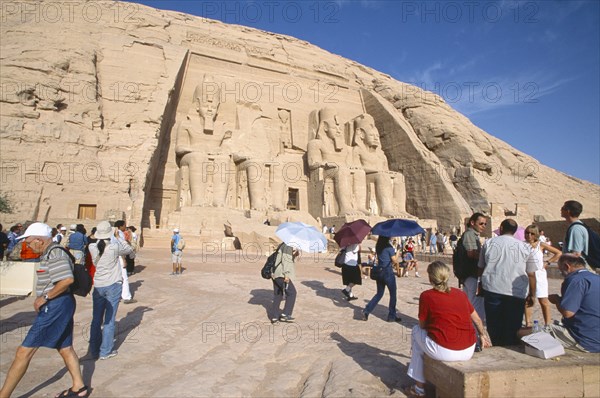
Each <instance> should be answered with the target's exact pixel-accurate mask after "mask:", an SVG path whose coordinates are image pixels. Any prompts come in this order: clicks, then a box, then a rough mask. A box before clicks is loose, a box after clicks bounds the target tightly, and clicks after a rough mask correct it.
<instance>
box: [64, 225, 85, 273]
mask: <svg viewBox="0 0 600 398" xmlns="http://www.w3.org/2000/svg"><path fill="white" fill-rule="evenodd" d="M85 232H86V231H85V227H84V226H83V224H77V225H76V226H75V232H73V233H72V234H71V236H70V237H69V243H68V249H69V251H70V252H71V254H72V255H73V257H75V263H76V264H83V263H84V262H85V248H86V247H87V236H85Z"/></svg>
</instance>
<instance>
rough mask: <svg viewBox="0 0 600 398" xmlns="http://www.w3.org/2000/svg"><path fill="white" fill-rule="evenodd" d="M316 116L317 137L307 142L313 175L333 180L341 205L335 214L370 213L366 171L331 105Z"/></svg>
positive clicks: (336, 197) (339, 204)
mask: <svg viewBox="0 0 600 398" xmlns="http://www.w3.org/2000/svg"><path fill="white" fill-rule="evenodd" d="M317 119H318V120H317V121H316V122H317V125H318V128H317V130H316V136H315V138H314V139H311V140H310V141H309V142H308V154H307V156H308V166H309V169H310V170H311V172H312V173H311V174H312V176H311V178H313V179H314V178H322V181H323V182H325V181H326V180H331V181H333V191H334V197H335V199H336V202H337V206H338V211H337V214H333V215H338V216H345V215H350V214H368V211H367V209H366V201H367V198H366V179H365V172H364V170H363V168H362V166H361V165H360V164H359V163H356V162H355V161H354V156H353V151H352V148H351V147H350V145H348V143H347V142H346V139H345V137H344V135H343V132H342V130H341V127H340V124H339V122H338V117H337V113H336V111H335V110H334V109H332V108H329V107H325V108H322V109H321V110H319V112H318V117H317ZM319 170H322V172H323V173H322V175H319V177H317V176H316V175H315V174H314V172H316V171H319ZM353 203H354V206H353ZM331 215H332V214H325V216H331Z"/></svg>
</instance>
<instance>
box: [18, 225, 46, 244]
mask: <svg viewBox="0 0 600 398" xmlns="http://www.w3.org/2000/svg"><path fill="white" fill-rule="evenodd" d="M30 236H43V237H45V238H51V237H52V228H50V226H49V225H46V224H44V223H43V222H34V223H33V224H31V225H30V226H29V227H27V230H26V231H25V233H24V234H23V235H21V236H19V237H18V238H17V239H18V240H21V239H25V238H28V237H30Z"/></svg>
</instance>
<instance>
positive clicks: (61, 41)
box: [0, 1, 600, 228]
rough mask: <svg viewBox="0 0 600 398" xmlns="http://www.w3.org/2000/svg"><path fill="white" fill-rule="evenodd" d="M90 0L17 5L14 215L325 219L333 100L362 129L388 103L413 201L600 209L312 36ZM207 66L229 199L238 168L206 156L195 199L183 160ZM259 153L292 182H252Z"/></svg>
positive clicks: (9, 72)
mask: <svg viewBox="0 0 600 398" xmlns="http://www.w3.org/2000/svg"><path fill="white" fill-rule="evenodd" d="M73 4H74V3H73ZM73 4H71V6H69V5H68V3H65V2H53V1H45V2H35V1H32V2H22V3H11V4H10V7H9V4H3V10H2V12H3V15H2V18H3V23H2V24H1V25H0V35H1V36H2V51H1V53H0V67H1V73H0V83H1V87H2V93H1V98H0V116H1V118H0V140H1V141H0V144H1V146H0V154H1V172H2V192H3V193H5V194H7V195H8V197H9V199H10V200H11V201H12V203H13V204H14V207H15V208H16V212H15V214H13V215H10V216H9V217H7V218H10V220H9V219H6V220H5V224H8V223H9V222H11V221H14V220H20V221H21V220H25V219H30V220H34V219H37V220H47V221H48V222H50V223H53V220H59V219H60V220H62V219H86V218H87V219H97V220H99V219H104V218H109V217H112V218H114V217H121V216H122V215H124V216H125V217H126V218H127V219H128V223H132V224H138V225H139V224H141V225H144V226H147V227H149V226H151V225H155V224H156V225H158V226H163V227H166V226H173V225H179V224H181V223H182V222H184V221H183V219H186V217H188V216H190V217H192V219H187V222H189V223H190V224H193V223H197V221H198V220H199V219H201V218H202V210H201V208H202V206H213V207H215V206H216V207H221V206H222V207H224V209H225V210H226V211H230V213H228V216H229V217H237V216H239V217H248V216H250V217H253V218H260V219H264V217H265V215H266V216H268V215H269V214H274V213H276V212H277V211H282V212H283V211H285V212H287V213H286V214H289V211H299V212H300V213H299V214H302V216H298V218H299V219H300V218H303V219H306V217H308V218H310V217H313V218H317V217H320V218H325V217H327V216H328V214H329V213H327V212H330V213H331V212H335V211H336V206H337V205H335V204H333V205H331V204H330V202H332V201H333V202H336V198H335V197H333V196H331V195H330V194H331V192H333V191H335V189H334V188H335V186H334V187H331V186H329V185H328V184H329V182H328V181H329V180H327V177H323V176H321V177H322V182H323V184H321V185H318V184H314V183H313V184H311V183H310V182H311V181H314V180H313V179H314V178H321V177H314V176H313V175H312V174H311V171H310V170H309V167H308V164H307V155H306V152H307V147H308V142H309V141H310V140H311V139H314V138H315V134H316V129H314V128H313V126H312V124H311V120H312V119H311V115H315V113H316V112H318V111H319V110H321V109H323V108H324V107H333V108H335V111H336V112H337V117H336V119H337V120H338V121H339V123H340V126H341V128H345V129H346V131H347V130H348V126H351V123H350V121H352V120H354V119H355V118H356V117H357V116H359V115H365V114H368V115H370V116H372V118H373V119H374V121H375V127H376V128H377V131H378V133H379V139H380V141H381V148H383V149H384V152H385V156H386V157H387V164H388V167H389V169H384V170H383V171H381V170H380V172H385V173H390V172H391V173H392V174H391V175H393V176H400V175H402V176H403V183H404V190H403V191H402V193H400V194H399V193H398V192H399V191H398V190H397V189H394V190H393V192H394V199H395V200H401V201H404V200H405V204H403V205H402V206H397V207H396V209H401V211H400V210H398V212H399V214H406V213H403V212H404V211H406V212H408V213H410V214H412V215H414V216H417V217H419V218H427V219H436V220H437V221H438V224H439V225H440V226H441V227H442V228H448V227H452V226H458V225H460V223H461V220H462V219H463V218H464V217H466V216H468V215H469V214H471V213H472V212H473V211H475V210H477V211H481V210H483V211H487V212H490V211H491V210H490V209H491V207H492V206H491V205H492V204H497V206H496V207H500V208H504V209H505V211H506V214H511V212H512V213H515V212H517V211H516V209H518V213H520V214H519V216H521V217H528V218H529V219H531V218H533V217H534V216H541V217H543V218H545V219H549V220H550V219H558V218H559V208H560V206H561V205H562V202H563V201H564V200H566V199H575V200H579V201H580V202H582V203H583V205H584V212H585V214H584V215H585V217H598V216H600V209H599V208H598V203H599V202H600V192H599V187H598V186H597V185H594V184H591V183H588V182H585V181H581V180H578V179H576V178H573V177H570V176H567V175H565V174H563V173H561V172H558V171H556V170H553V169H551V168H548V167H546V166H544V165H542V164H540V163H539V162H538V161H536V160H535V159H533V158H532V157H530V156H528V155H526V154H524V153H522V152H519V151H517V150H516V149H514V148H512V147H510V146H509V145H507V144H506V143H504V142H502V141H500V140H498V139H496V138H494V137H492V136H490V135H489V134H487V133H486V132H484V131H482V130H481V129H479V128H477V127H476V126H474V125H473V124H472V123H471V122H470V121H469V120H468V119H467V118H466V117H464V116H463V115H461V114H459V113H458V112H456V111H455V110H453V109H452V108H451V107H450V106H448V105H447V104H446V103H445V102H444V101H443V99H441V98H440V97H439V96H437V95H435V94H432V93H429V92H425V91H423V90H421V89H419V88H416V87H414V86H410V85H407V84H404V83H401V82H398V81H395V80H394V79H392V78H390V77H389V76H387V75H384V74H382V73H379V72H377V71H375V70H372V69H369V68H367V67H365V66H362V65H360V64H357V63H356V62H353V61H350V60H347V59H344V58H342V57H340V56H337V55H334V54H331V53H328V52H326V51H324V50H322V49H320V48H318V47H315V46H313V45H311V44H310V43H307V42H304V41H301V40H298V39H295V38H292V37H288V36H283V35H278V34H273V33H269V32H264V31H259V30H255V29H250V28H246V27H242V26H236V25H227V24H224V23H221V22H217V21H212V20H207V19H203V18H198V17H193V16H189V15H185V14H181V13H176V12H168V11H161V10H156V9H152V8H149V7H144V6H141V5H137V4H129V3H122V2H103V1H93V2H88V3H81V4H79V3H78V4H77V5H76V6H74V5H73ZM205 76H210V79H211V82H213V83H211V84H213V85H212V86H210V88H214V87H217V88H218V89H219V90H220V93H219V95H220V98H221V101H220V102H221V104H220V105H219V107H218V108H215V109H216V110H217V112H218V114H217V117H216V118H214V120H213V121H214V129H213V127H210V128H211V129H213V130H210V131H208V132H207V130H206V127H205V130H204V131H205V133H206V134H211V135H212V134H213V131H214V134H221V135H222V138H221V139H220V140H219V139H218V138H219V137H212V139H215V138H216V139H217V141H219V144H218V145H221V146H223V142H225V140H227V141H230V143H231V144H230V146H232V147H233V148H234V149H231V150H230V152H225V153H224V158H226V159H227V162H228V164H226V165H224V167H223V170H227V173H226V174H231V178H229V177H228V179H227V184H226V185H225V186H224V187H223V188H222V189H223V190H224V191H223V192H222V194H223V197H224V198H225V199H224V202H221V201H219V202H218V203H213V202H214V199H215V198H216V197H217V193H218V192H217V191H219V187H218V180H217V179H216V178H217V177H222V174H221V175H218V176H217V175H216V173H214V171H215V170H214V168H213V169H210V173H209V172H208V171H207V170H203V172H204V175H205V176H206V175H208V174H211V180H210V181H209V182H208V185H207V188H206V190H205V191H202V192H206V195H207V197H210V198H212V200H213V202H211V201H210V200H207V201H204V202H202V201H200V202H198V200H196V202H198V203H192V199H194V198H192V197H191V195H190V190H191V187H190V186H189V181H191V180H190V178H191V177H190V174H189V173H190V170H188V168H187V167H188V166H187V165H188V163H189V157H188V160H187V161H183V163H182V158H183V157H182V155H181V154H182V153H184V154H185V153H188V152H189V150H187V149H183V150H182V149H177V148H178V145H179V148H183V147H182V146H181V145H182V144H181V139H180V134H181V130H182V129H183V127H182V124H184V122H185V121H186V120H188V119H189V117H190V116H189V115H193V116H195V117H197V116H198V115H194V112H195V107H197V106H199V105H198V104H199V103H198V102H195V98H196V97H195V95H196V93H197V92H198V91H197V88H198V87H199V85H202V84H204V85H205V83H203V82H205V80H203V79H205ZM204 88H206V87H204ZM205 91H206V90H205ZM213 94H214V92H213ZM202 117H204V116H202ZM313 118H314V116H313ZM211 126H212V124H211ZM230 138H231V140H229V139H230ZM346 138H347V144H348V145H353V144H351V142H354V140H353V138H352V137H349V136H346ZM178 142H179V144H178ZM267 148H268V149H267ZM186 151H187V152H186ZM203 153H204V152H203ZM204 154H205V155H206V159H205V160H203V161H201V162H200V163H199V164H201V165H205V164H208V163H206V162H212V163H211V164H212V165H213V166H211V167H214V165H215V164H216V163H215V159H218V158H219V156H221V155H223V154H217V155H214V154H213V153H212V152H211V151H210V150H207V151H205V153H204ZM213 155H214V156H213ZM250 155H252V156H250ZM184 156H185V155H184ZM203 156H204V155H203ZM248 159H258V161H259V164H260V168H259V169H260V170H261V172H265V173H267V175H270V176H271V177H272V176H273V175H277V174H278V173H283V171H282V170H284V171H285V173H286V174H285V178H282V179H278V178H277V177H274V178H270V179H268V180H265V181H266V182H264V183H261V185H258V186H256V185H252V178H253V176H252V173H251V171H252V168H251V167H250V166H249V163H248ZM275 160H276V161H277V162H275ZM203 162H204V163H203ZM278 165H279V166H280V165H283V166H282V169H277V167H278ZM290 165H292V166H293V167H291V166H290ZM350 166H352V164H350ZM359 166H360V164H359ZM366 171H367V179H366V181H367V185H369V186H370V187H368V189H367V191H366V194H365V193H364V192H363V193H362V194H360V195H359V197H360V198H361V200H363V199H362V195H366V200H367V207H368V203H369V201H370V202H371V203H373V206H372V207H370V212H371V214H374V215H377V214H378V213H377V207H378V206H377V201H378V200H379V196H378V195H379V191H377V189H378V188H377V187H376V186H375V185H373V184H376V183H373V182H372V181H378V180H377V179H374V178H373V176H372V175H371V177H369V175H370V174H369V173H370V172H369V171H368V170H366ZM291 172H293V175H290V174H289V173H291ZM268 173H271V174H268ZM363 174H364V171H363ZM261 175H262V174H261ZM263 176H264V175H263ZM265 178H266V177H265ZM219 181H223V180H219ZM332 181H334V184H335V183H337V182H335V181H337V180H335V179H333V180H332ZM394 181H396V184H398V183H399V182H398V181H400V179H399V178H398V177H395V179H394ZM317 186H318V187H319V188H318V189H320V190H318V189H317V190H315V189H316V188H314V187H317ZM330 191H331V192H330ZM376 191H377V195H375V192H376ZM336 192H337V191H336ZM348 192H350V191H348ZM328 195H330V196H328ZM353 195H354V194H353ZM357 195H358V194H357ZM403 195H405V199H404V197H402V196H403ZM376 196H377V197H376ZM261 197H265V198H266V200H263V199H261ZM196 199H198V198H196ZM338 199H339V198H338ZM209 202H210V203H209ZM361 207H362V206H361ZM368 211H369V210H368ZM329 215H330V214H329ZM288 218H289V217H288Z"/></svg>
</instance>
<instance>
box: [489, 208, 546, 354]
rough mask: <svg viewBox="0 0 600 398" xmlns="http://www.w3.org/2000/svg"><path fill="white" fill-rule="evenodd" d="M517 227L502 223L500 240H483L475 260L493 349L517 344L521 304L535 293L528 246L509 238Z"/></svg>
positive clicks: (533, 271)
mask: <svg viewBox="0 0 600 398" xmlns="http://www.w3.org/2000/svg"><path fill="white" fill-rule="evenodd" d="M517 227H518V226H517V223H516V221H515V220H511V219H506V220H504V221H502V223H501V224H500V236H497V237H495V238H491V239H488V240H486V241H485V243H484V244H483V246H482V248H481V254H480V256H479V264H478V267H479V274H480V276H481V286H482V288H483V290H484V292H483V294H484V306H485V315H486V318H487V330H488V333H489V335H490V338H491V339H492V344H493V345H495V346H507V345H515V344H518V343H519V338H518V336H517V332H518V331H519V329H520V328H521V323H522V321H523V314H524V312H525V301H526V299H531V300H533V298H532V296H528V292H535V271H536V270H537V264H536V260H535V257H534V255H533V250H532V248H531V246H530V245H528V244H526V243H525V242H522V241H520V240H517V239H516V238H515V237H514V236H513V235H514V233H515V232H517ZM529 274H530V275H529Z"/></svg>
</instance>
